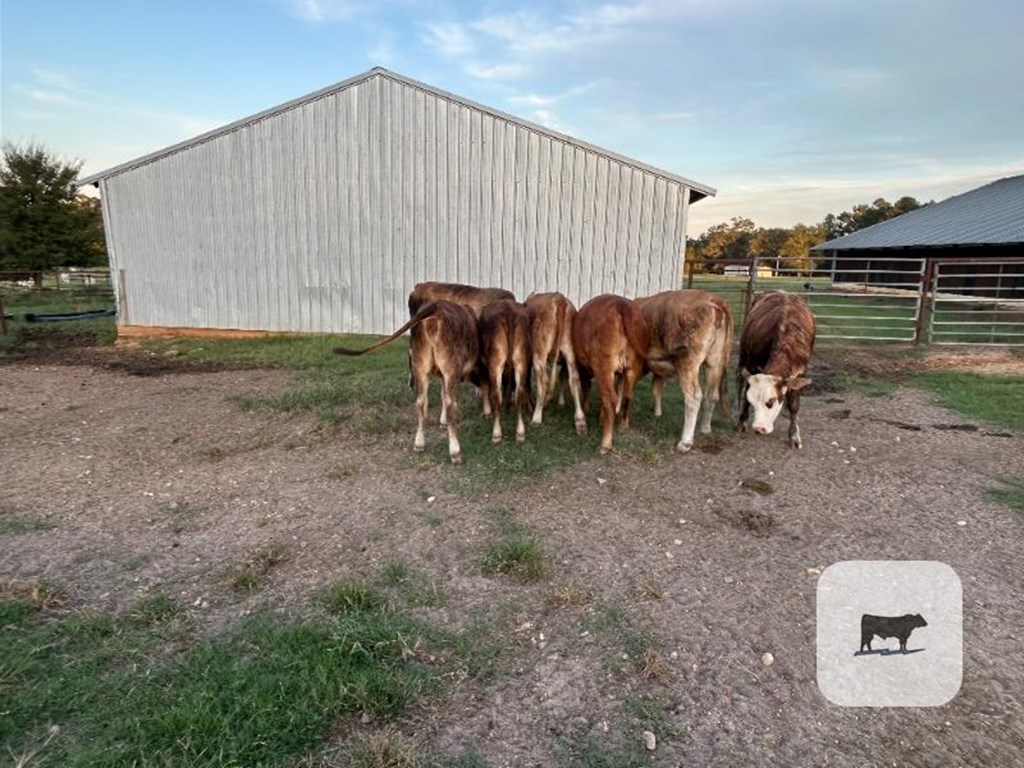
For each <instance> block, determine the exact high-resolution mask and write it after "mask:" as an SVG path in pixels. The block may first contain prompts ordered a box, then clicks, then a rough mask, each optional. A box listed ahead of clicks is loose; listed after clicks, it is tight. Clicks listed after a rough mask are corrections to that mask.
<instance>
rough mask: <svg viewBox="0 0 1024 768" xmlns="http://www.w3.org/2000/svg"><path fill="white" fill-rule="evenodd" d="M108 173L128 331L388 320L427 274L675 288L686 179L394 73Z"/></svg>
mask: <svg viewBox="0 0 1024 768" xmlns="http://www.w3.org/2000/svg"><path fill="white" fill-rule="evenodd" d="M100 183H101V191H102V196H103V203H104V213H105V216H106V223H107V232H108V239H109V246H110V253H111V261H112V266H113V267H114V268H115V269H123V270H124V286H125V293H126V296H122V297H119V299H120V301H121V302H122V322H124V323H129V324H132V325H152V326H171V327H202V328H205V327H211V328H237V329H260V330H272V331H301V332H353V333H385V332H389V331H391V330H393V329H394V328H396V327H397V326H398V325H400V324H401V323H402V322H403V321H404V319H405V316H406V308H405V299H406V296H407V294H408V291H409V288H410V287H411V286H412V285H413V284H414V283H416V282H419V281H421V280H445V281H455V282H465V283H472V284H476V285H501V286H503V287H506V288H509V289H511V290H512V291H514V292H515V293H516V295H517V296H519V297H520V298H525V296H526V295H527V294H528V293H529V292H531V291H534V290H541V291H543V290H561V291H562V292H564V293H566V294H567V295H568V296H569V297H570V298H571V299H572V300H573V301H575V302H576V303H577V304H578V305H579V304H581V303H582V302H584V301H586V300H587V299H589V298H590V297H592V296H594V295H597V294H599V293H603V292H615V293H621V294H624V295H627V296H636V295H643V294H649V293H654V292H656V291H660V290H665V289H668V288H674V287H679V286H680V284H681V265H682V257H683V248H684V245H685V243H684V238H685V231H686V228H685V225H686V209H687V205H688V188H687V187H686V186H685V185H684V184H682V183H679V182H676V181H674V180H671V179H667V178H665V177H662V176H659V175H657V174H655V173H652V172H650V171H648V170H645V169H643V168H638V167H634V166H631V165H629V164H627V163H626V162H622V161H619V160H617V159H616V158H614V157H608V156H605V155H603V154H600V153H598V152H596V151H593V150H592V149H590V148H587V147H582V146H577V145H574V144H572V143H570V142H569V141H566V140H563V139H559V138H558V137H556V136H552V135H547V134H544V133H542V132H540V131H538V130H533V129H531V128H530V127H529V126H525V125H522V124H519V123H516V122H514V121H511V120H509V119H507V118H505V117H503V116H501V115H497V114H492V113H489V112H486V111H484V110H482V109H477V108H474V107H473V106H471V105H467V104H463V103H460V102H458V101H453V100H450V99H448V98H444V97H443V95H439V94H436V93H433V92H429V91H424V90H423V89H420V88H416V87H413V86H412V85H410V84H408V83H406V82H402V81H400V80H395V79H392V78H390V77H387V76H384V75H377V76H373V77H369V78H367V79H364V80H362V81H359V82H356V83H354V84H352V85H350V86H348V87H346V88H344V89H342V90H339V91H336V92H333V93H329V94H327V95H325V96H323V97H321V98H318V99H316V100H313V101H308V102H305V103H300V104H298V105H296V106H294V107H291V108H288V109H287V110H284V111H281V112H278V113H275V114H271V115H269V116H267V117H265V118H263V119H260V120H258V121H256V122H253V123H249V124H246V125H242V126H241V127H239V128H237V129H236V130H232V131H230V132H227V133H222V134H219V135H216V136H214V137H213V138H211V139H210V140H208V141H205V142H202V143H198V144H195V145H192V146H189V147H187V148H186V149H183V150H182V151H178V152H175V153H173V154H169V155H166V156H163V157H158V158H156V159H154V160H153V161H151V162H148V163H146V164H143V165H140V166H138V167H134V168H129V169H128V170H126V171H123V172H120V173H117V174H114V175H111V176H109V177H106V178H103V179H102V180H101V182H100ZM124 308H127V309H128V313H127V314H124Z"/></svg>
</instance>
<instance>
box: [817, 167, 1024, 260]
mask: <svg viewBox="0 0 1024 768" xmlns="http://www.w3.org/2000/svg"><path fill="white" fill-rule="evenodd" d="M1013 243H1024V175H1021V176H1010V177H1008V178H1005V179H999V180H998V181H993V182H991V183H989V184H986V185H985V186H983V187H978V188H977V189H972V190H971V191H969V192H964V193H963V194H960V195H955V196H954V197H950V198H947V199H945V200H943V201H941V202H938V203H931V204H930V205H926V206H924V207H923V208H918V209H917V210H915V211H910V212H909V213H904V214H903V215H902V216H897V217H896V218H895V219H889V220H888V221H882V222H879V223H878V224H874V225H872V226H870V227H865V228H864V229H860V230H857V231H856V232H852V233H851V234H849V235H846V236H845V237H840V238H837V239H835V240H829V241H828V242H827V243H822V244H821V245H817V246H815V247H814V248H813V249H812V250H815V251H841V250H847V249H853V248H857V249H863V248H929V247H945V246H958V245H1009V244H1013Z"/></svg>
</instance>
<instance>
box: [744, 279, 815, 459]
mask: <svg viewBox="0 0 1024 768" xmlns="http://www.w3.org/2000/svg"><path fill="white" fill-rule="evenodd" d="M814 330H815V324H814V315H812V314H811V310H809V309H808V308H807V304H806V303H805V302H804V300H803V298H802V297H801V296H799V295H798V294H795V293H787V292H785V291H773V292H772V293H764V294H761V295H760V296H757V297H756V298H755V299H754V303H753V304H752V305H751V307H750V311H749V312H747V319H746V322H745V323H744V326H743V336H742V338H741V339H740V361H739V365H738V366H737V373H736V386H737V389H738V390H739V405H740V418H739V422H738V423H737V425H736V429H738V430H745V429H746V428H747V416H748V414H749V412H750V407H751V406H753V408H754V421H753V429H754V431H755V432H756V433H758V434H759V435H769V434H771V432H772V430H773V429H774V428H775V419H776V418H777V417H778V415H779V411H781V410H782V400H783V398H785V400H786V408H787V409H788V410H789V443H790V445H792V446H793V447H794V448H803V441H801V439H800V427H799V425H798V424H797V414H798V413H799V412H800V390H802V389H803V388H804V387H806V386H807V385H808V384H810V383H811V381H810V379H807V378H805V377H804V374H805V373H807V363H808V361H809V360H810V359H811V353H812V352H813V351H814Z"/></svg>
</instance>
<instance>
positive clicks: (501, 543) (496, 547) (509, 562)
mask: <svg viewBox="0 0 1024 768" xmlns="http://www.w3.org/2000/svg"><path fill="white" fill-rule="evenodd" d="M491 515H492V518H493V524H494V527H495V528H496V529H497V532H498V538H497V540H496V541H494V542H493V543H491V544H490V545H489V546H488V547H487V549H486V550H485V551H484V554H483V555H482V557H481V558H480V570H482V571H483V572H484V573H485V574H487V575H488V576H492V575H494V574H501V575H503V576H511V577H512V578H514V579H516V580H518V581H520V582H522V583H523V584H529V583H532V582H535V581H540V580H541V579H543V578H544V577H546V576H547V575H548V574H549V573H550V571H551V562H550V558H549V557H548V555H547V554H546V553H545V552H544V548H543V547H542V546H541V544H540V541H539V540H538V539H537V537H536V536H534V535H533V534H532V533H530V532H529V531H528V530H526V529H525V528H523V527H522V526H521V525H519V524H518V523H516V522H515V520H513V519H512V516H511V514H510V513H509V512H508V510H505V509H497V510H493V511H492V512H491Z"/></svg>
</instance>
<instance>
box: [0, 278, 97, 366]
mask: <svg viewBox="0 0 1024 768" xmlns="http://www.w3.org/2000/svg"><path fill="white" fill-rule="evenodd" d="M3 305H4V310H5V312H7V313H8V314H10V315H13V319H9V320H8V321H7V333H6V334H0V360H2V359H4V358H18V357H25V356H29V355H32V354H38V353H41V352H49V351H51V350H57V349H67V348H69V347H88V346H107V345H110V344H113V343H114V341H115V340H116V339H117V326H116V323H115V320H114V318H113V317H100V318H94V319H91V320H68V321H64V322H59V323H29V322H26V321H25V315H26V314H30V313H31V314H56V313H59V312H86V311H89V310H93V309H107V308H109V307H113V306H114V299H113V296H112V295H111V294H110V292H109V291H108V290H91V289H78V290H61V291H58V290H53V289H43V290H37V289H29V290H21V289H17V290H15V289H10V290H8V289H3Z"/></svg>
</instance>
